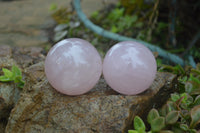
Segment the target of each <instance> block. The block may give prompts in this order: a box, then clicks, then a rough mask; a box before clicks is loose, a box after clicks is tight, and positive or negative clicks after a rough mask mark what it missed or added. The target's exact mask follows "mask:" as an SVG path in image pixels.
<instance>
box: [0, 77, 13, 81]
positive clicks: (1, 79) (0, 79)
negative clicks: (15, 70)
mask: <svg viewBox="0 0 200 133" xmlns="http://www.w3.org/2000/svg"><path fill="white" fill-rule="evenodd" d="M0 81H1V82H9V81H12V79H10V78H8V77H6V76H0Z"/></svg>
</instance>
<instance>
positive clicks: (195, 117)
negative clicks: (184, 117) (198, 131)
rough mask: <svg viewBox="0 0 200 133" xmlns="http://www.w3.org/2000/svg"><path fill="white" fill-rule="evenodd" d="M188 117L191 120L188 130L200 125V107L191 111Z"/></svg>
mask: <svg viewBox="0 0 200 133" xmlns="http://www.w3.org/2000/svg"><path fill="white" fill-rule="evenodd" d="M190 116H191V118H192V121H191V123H190V128H195V126H196V125H197V124H198V123H200V105H197V106H195V107H194V108H192V109H191V111H190Z"/></svg>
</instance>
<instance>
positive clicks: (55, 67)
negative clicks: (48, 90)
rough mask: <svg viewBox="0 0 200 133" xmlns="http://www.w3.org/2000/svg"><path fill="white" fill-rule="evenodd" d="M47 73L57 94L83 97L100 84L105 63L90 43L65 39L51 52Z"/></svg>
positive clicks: (46, 62)
mask: <svg viewBox="0 0 200 133" xmlns="http://www.w3.org/2000/svg"><path fill="white" fill-rule="evenodd" d="M45 73H46V76H47V79H48V81H49V83H50V84H51V85H52V86H53V87H54V88H55V89H56V90H57V91H59V92H61V93H63V94H67V95H80V94H83V93H86V92H88V91H89V90H91V89H92V88H93V87H94V86H95V84H96V83H97V82H98V80H99V78H100V76H101V73H102V61H101V57H100V55H99V53H98V52H97V50H96V49H95V48H94V47H93V46H92V45H91V44H90V43H89V42H87V41H85V40H82V39H78V38H70V39H65V40H62V41H60V42H58V43H57V44H56V45H54V46H53V47H52V48H51V49H50V51H49V53H48V55H47V57H46V60H45Z"/></svg>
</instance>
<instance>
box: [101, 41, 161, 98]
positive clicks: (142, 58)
mask: <svg viewBox="0 0 200 133" xmlns="http://www.w3.org/2000/svg"><path fill="white" fill-rule="evenodd" d="M156 71H157V65H156V60H155V58H154V56H153V54H152V52H151V51H150V50H149V49H148V48H147V47H145V46H144V45H142V44H140V43H138V42H134V41H124V42H120V43H117V44H116V45H114V46H113V47H112V48H111V49H110V50H109V51H108V52H107V54H106V56H105V58H104V62H103V75H104V78H105V80H106V82H107V83H108V85H109V86H110V87H111V88H112V89H114V90H115V91H117V92H119V93H121V94H124V95H136V94H138V93H141V92H143V91H145V90H146V89H147V88H148V87H149V86H150V85H151V84H152V82H153V80H154V78H155V75H156Z"/></svg>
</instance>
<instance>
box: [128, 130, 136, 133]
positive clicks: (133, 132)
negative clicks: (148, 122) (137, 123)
mask: <svg viewBox="0 0 200 133" xmlns="http://www.w3.org/2000/svg"><path fill="white" fill-rule="evenodd" d="M128 133H139V132H138V131H136V130H128Z"/></svg>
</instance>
